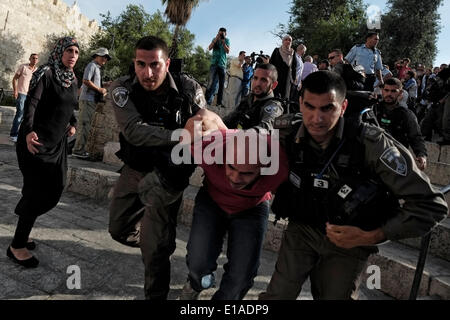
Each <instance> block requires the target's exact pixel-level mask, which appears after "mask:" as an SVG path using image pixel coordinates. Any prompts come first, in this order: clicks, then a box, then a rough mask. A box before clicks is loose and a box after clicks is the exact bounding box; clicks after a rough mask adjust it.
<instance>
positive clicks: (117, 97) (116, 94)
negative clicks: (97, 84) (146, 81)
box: [111, 87, 128, 108]
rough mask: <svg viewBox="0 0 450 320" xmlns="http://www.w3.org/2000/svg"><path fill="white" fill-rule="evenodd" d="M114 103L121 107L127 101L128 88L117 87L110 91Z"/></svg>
mask: <svg viewBox="0 0 450 320" xmlns="http://www.w3.org/2000/svg"><path fill="white" fill-rule="evenodd" d="M111 96H112V98H113V100H114V103H115V104H116V105H117V106H118V107H119V108H123V107H124V106H125V104H126V103H127V102H128V90H127V88H124V87H117V88H115V89H114V90H113V92H112V93H111Z"/></svg>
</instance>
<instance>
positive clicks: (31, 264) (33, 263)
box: [6, 247, 39, 268]
mask: <svg viewBox="0 0 450 320" xmlns="http://www.w3.org/2000/svg"><path fill="white" fill-rule="evenodd" d="M6 255H7V256H8V258H10V259H11V260H12V261H14V262H15V263H17V264H20V265H21V266H23V267H25V268H36V267H37V266H38V265H39V260H38V259H36V258H35V257H31V258H29V259H26V260H19V259H17V258H16V257H15V256H14V253H12V251H11V247H8V249H7V250H6Z"/></svg>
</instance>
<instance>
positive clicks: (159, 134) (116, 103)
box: [106, 80, 175, 147]
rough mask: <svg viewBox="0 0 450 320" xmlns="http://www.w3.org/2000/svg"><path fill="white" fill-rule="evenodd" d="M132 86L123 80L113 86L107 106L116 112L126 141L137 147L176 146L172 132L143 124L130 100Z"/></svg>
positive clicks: (108, 96)
mask: <svg viewBox="0 0 450 320" xmlns="http://www.w3.org/2000/svg"><path fill="white" fill-rule="evenodd" d="M130 88H131V87H130V86H129V85H128V84H124V83H122V81H121V80H117V81H114V82H113V83H112V84H111V91H110V92H109V94H108V95H107V97H106V104H107V105H108V106H109V107H111V108H112V109H113V110H114V114H115V116H116V121H117V124H118V125H119V129H120V131H121V132H122V134H123V135H124V137H125V139H126V140H127V141H128V142H129V143H131V144H133V145H135V146H147V147H150V146H161V145H170V144H175V142H174V141H171V139H170V138H171V135H172V130H167V129H163V128H160V127H156V126H151V125H148V124H146V123H144V122H143V119H142V117H141V115H140V114H139V112H138V111H137V109H136V107H135V105H134V102H133V101H132V100H131V99H130Z"/></svg>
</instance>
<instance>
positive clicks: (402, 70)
mask: <svg viewBox="0 0 450 320" xmlns="http://www.w3.org/2000/svg"><path fill="white" fill-rule="evenodd" d="M396 67H397V71H398V78H399V79H400V80H401V79H405V77H406V72H408V70H411V68H410V67H406V66H400V65H397V66H396Z"/></svg>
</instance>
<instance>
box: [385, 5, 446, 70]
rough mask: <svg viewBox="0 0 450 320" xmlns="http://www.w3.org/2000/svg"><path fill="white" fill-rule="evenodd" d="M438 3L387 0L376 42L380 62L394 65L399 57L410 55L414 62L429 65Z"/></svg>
mask: <svg viewBox="0 0 450 320" xmlns="http://www.w3.org/2000/svg"><path fill="white" fill-rule="evenodd" d="M441 3H442V0H429V1H421V0H408V1H406V0H388V3H387V6H388V8H389V11H388V12H387V13H386V14H385V15H383V16H382V17H381V34H380V43H379V45H378V46H379V47H380V49H381V50H382V57H383V63H388V64H389V65H391V66H393V65H394V62H395V61H397V60H398V59H402V58H409V59H411V61H412V65H413V66H414V65H415V64H416V63H422V64H425V65H426V66H429V67H431V66H432V64H433V61H434V58H435V57H436V53H437V48H436V40H437V35H438V33H439V30H440V26H439V19H440V17H439V14H438V13H437V10H438V8H439V6H440V5H441Z"/></svg>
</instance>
